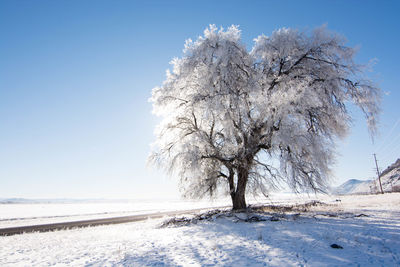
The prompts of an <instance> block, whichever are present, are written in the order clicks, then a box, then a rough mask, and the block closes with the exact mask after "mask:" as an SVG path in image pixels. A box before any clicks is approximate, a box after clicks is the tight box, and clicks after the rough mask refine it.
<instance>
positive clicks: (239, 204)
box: [231, 166, 249, 210]
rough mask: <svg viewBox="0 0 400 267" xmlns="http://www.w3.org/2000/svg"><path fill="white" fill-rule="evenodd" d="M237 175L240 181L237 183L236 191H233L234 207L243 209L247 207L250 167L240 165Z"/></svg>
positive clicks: (234, 208)
mask: <svg viewBox="0 0 400 267" xmlns="http://www.w3.org/2000/svg"><path fill="white" fill-rule="evenodd" d="M237 175H238V182H237V185H236V191H234V192H231V198H232V207H233V210H242V209H246V208H247V205H246V198H245V194H246V185H247V179H248V176H249V167H247V166H244V167H239V168H238V172H237Z"/></svg>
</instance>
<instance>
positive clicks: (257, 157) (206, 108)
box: [150, 25, 380, 209]
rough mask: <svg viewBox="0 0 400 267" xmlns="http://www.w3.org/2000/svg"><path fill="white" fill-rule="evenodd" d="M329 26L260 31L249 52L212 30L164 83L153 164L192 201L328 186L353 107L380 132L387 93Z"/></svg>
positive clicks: (157, 91)
mask: <svg viewBox="0 0 400 267" xmlns="http://www.w3.org/2000/svg"><path fill="white" fill-rule="evenodd" d="M344 43H345V40H344V39H343V38H342V37H340V36H338V35H336V34H334V33H331V32H329V31H327V30H326V29H325V28H324V27H322V28H317V29H316V30H314V31H313V32H312V33H311V34H307V33H304V32H300V31H297V30H293V29H285V28H284V29H280V30H278V31H275V32H273V33H272V35H271V36H269V37H268V36H265V35H260V36H259V37H257V38H256V39H255V43H254V46H253V48H252V50H251V51H248V50H247V49H246V47H245V45H244V44H243V43H242V42H241V39H240V30H239V29H238V27H236V26H231V27H229V28H228V29H227V30H224V29H222V28H221V29H217V28H216V27H215V26H214V25H211V26H210V27H209V28H207V29H206V30H205V31H204V36H201V37H199V38H198V39H197V40H196V41H195V42H193V41H192V40H188V41H187V42H186V44H185V49H184V55H183V57H182V58H175V59H174V60H172V62H171V64H172V66H173V69H172V72H170V71H167V78H166V80H165V81H164V83H163V85H162V86H161V87H156V88H154V89H153V92H152V97H151V102H152V103H153V112H154V113H155V114H156V115H158V116H161V117H162V122H161V123H160V125H158V127H157V131H156V134H157V139H156V142H155V144H154V151H153V152H152V155H151V156H150V160H151V162H153V163H154V164H157V165H159V166H161V167H163V168H165V169H166V170H167V171H168V172H169V173H170V174H175V175H178V176H179V177H180V180H181V185H182V189H183V190H184V192H185V195H186V196H189V197H202V196H204V195H206V194H210V195H213V194H215V193H216V192H217V189H218V190H223V191H225V192H227V193H229V194H230V196H231V198H232V203H233V208H234V209H243V208H245V207H246V201H245V193H246V192H248V191H250V192H252V193H254V194H259V193H262V194H266V193H267V192H268V191H269V190H271V189H275V188H279V187H280V186H281V185H282V182H285V183H287V184H288V185H289V186H290V187H291V188H292V189H293V190H294V191H296V192H298V191H299V190H303V189H312V190H314V191H319V190H323V189H324V188H325V186H326V181H327V178H328V177H329V173H330V169H329V165H330V163H332V160H333V152H334V141H335V139H337V138H343V137H344V136H345V135H346V133H347V131H348V129H349V124H350V119H351V118H350V116H349V112H348V111H347V109H346V105H347V104H348V103H349V102H350V101H351V102H353V103H354V104H355V105H357V106H358V107H359V108H361V110H362V111H363V112H364V114H365V116H366V120H367V122H368V126H369V129H370V131H371V133H374V131H375V129H376V116H377V114H378V111H379V107H378V104H379V98H380V89H379V88H378V87H376V86H374V84H373V83H371V82H370V81H369V80H368V79H364V78H363V75H362V74H363V73H362V72H363V67H362V66H360V65H356V64H355V63H354V62H353V57H354V53H355V50H354V49H353V48H350V47H346V46H345V45H344Z"/></svg>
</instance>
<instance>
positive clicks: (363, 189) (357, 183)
mask: <svg viewBox="0 0 400 267" xmlns="http://www.w3.org/2000/svg"><path fill="white" fill-rule="evenodd" d="M371 182H372V180H367V181H361V180H357V179H350V180H348V181H347V182H345V183H344V184H342V185H340V186H338V187H336V188H334V189H333V190H332V193H333V194H338V195H347V194H361V193H369V192H370V191H371V189H370V187H369V185H370V183H371Z"/></svg>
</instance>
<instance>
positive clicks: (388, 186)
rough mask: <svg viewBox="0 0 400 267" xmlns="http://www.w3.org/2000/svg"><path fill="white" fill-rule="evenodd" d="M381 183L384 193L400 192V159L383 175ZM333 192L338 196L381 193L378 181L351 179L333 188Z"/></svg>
mask: <svg viewBox="0 0 400 267" xmlns="http://www.w3.org/2000/svg"><path fill="white" fill-rule="evenodd" d="M381 182H382V189H383V191H384V192H392V191H397V192H400V159H397V160H396V162H395V163H393V164H392V165H390V166H389V167H387V168H386V169H385V170H384V171H383V172H382V173H381ZM331 192H332V193H333V194H338V195H347V194H365V193H377V192H380V186H379V181H378V179H374V180H367V181H361V180H357V179H350V180H348V181H347V182H345V183H344V184H342V185H340V186H338V187H336V188H333V189H332V190H331Z"/></svg>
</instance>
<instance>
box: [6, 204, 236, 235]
mask: <svg viewBox="0 0 400 267" xmlns="http://www.w3.org/2000/svg"><path fill="white" fill-rule="evenodd" d="M229 204H230V203H229V200H228V199H224V200H217V201H213V202H209V201H183V200H178V199H173V200H125V201H122V200H121V201H97V202H66V203H58V202H50V203H23V204H20V203H18V204H0V228H6V227H16V226H26V225H37V224H46V223H57V222H65V221H79V220H89V219H99V218H109V217H118V216H129V215H137V214H147V213H155V212H163V211H175V210H187V209H197V208H204V207H219V206H225V205H229Z"/></svg>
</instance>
